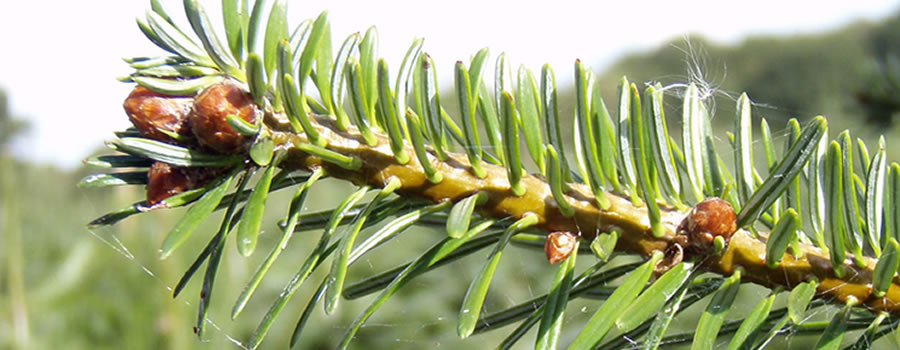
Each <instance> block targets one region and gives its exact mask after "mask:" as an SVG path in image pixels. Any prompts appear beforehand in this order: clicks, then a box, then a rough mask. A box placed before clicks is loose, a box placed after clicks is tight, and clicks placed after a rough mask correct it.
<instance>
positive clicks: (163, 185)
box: [147, 162, 190, 206]
mask: <svg viewBox="0 0 900 350" xmlns="http://www.w3.org/2000/svg"><path fill="white" fill-rule="evenodd" d="M189 187H190V184H189V183H188V178H187V176H185V174H184V173H183V172H181V171H180V169H178V168H176V167H173V166H171V165H169V164H166V163H162V162H154V163H153V165H152V166H151V167H150V171H148V172H147V205H149V206H154V205H156V204H157V203H159V202H160V201H162V200H163V199H166V198H169V197H171V196H174V195H176V194H179V193H181V192H184V191H187V190H188V189H189Z"/></svg>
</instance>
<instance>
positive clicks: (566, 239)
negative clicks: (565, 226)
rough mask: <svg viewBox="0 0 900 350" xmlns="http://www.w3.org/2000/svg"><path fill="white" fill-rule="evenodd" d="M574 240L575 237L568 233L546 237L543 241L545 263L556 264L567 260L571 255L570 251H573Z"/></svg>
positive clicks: (560, 232) (552, 234)
mask: <svg viewBox="0 0 900 350" xmlns="http://www.w3.org/2000/svg"><path fill="white" fill-rule="evenodd" d="M576 240H577V238H576V237H575V235H573V234H572V233H569V232H562V231H558V232H552V233H550V234H549V235H547V240H545V241H544V253H545V254H547V261H549V262H550V263H551V264H556V263H558V262H560V261H563V260H565V259H566V258H568V257H569V254H572V249H575V242H576Z"/></svg>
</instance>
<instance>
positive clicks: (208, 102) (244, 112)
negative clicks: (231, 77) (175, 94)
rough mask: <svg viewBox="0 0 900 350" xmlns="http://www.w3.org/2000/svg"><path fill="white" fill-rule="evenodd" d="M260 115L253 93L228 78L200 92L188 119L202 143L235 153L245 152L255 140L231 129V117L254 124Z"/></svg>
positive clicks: (228, 152) (223, 151) (222, 151)
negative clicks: (229, 121)
mask: <svg viewBox="0 0 900 350" xmlns="http://www.w3.org/2000/svg"><path fill="white" fill-rule="evenodd" d="M259 114H260V113H259V110H258V109H257V108H256V104H255V103H254V102H253V97H252V96H250V93H249V92H247V91H244V89H243V88H242V87H241V86H239V85H238V84H236V83H234V82H231V81H227V80H226V81H224V82H221V83H218V84H214V85H211V86H209V87H207V88H206V89H205V90H203V91H202V92H200V94H198V95H197V97H196V98H195V99H194V106H193V109H192V110H191V113H190V116H189V120H190V124H191V131H193V133H194V136H196V137H197V140H198V141H199V142H200V144H201V145H203V146H205V147H209V148H211V149H213V150H215V151H217V152H219V153H225V154H235V153H239V152H242V151H244V150H245V149H246V148H247V147H248V144H249V142H250V141H251V140H252V139H251V138H248V137H246V136H243V135H241V134H239V133H238V132H237V131H235V130H234V129H232V128H231V126H230V125H228V116H236V117H239V118H240V119H243V120H244V121H246V122H247V123H250V124H255V123H256V118H258V116H259Z"/></svg>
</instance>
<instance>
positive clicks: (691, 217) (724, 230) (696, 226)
mask: <svg viewBox="0 0 900 350" xmlns="http://www.w3.org/2000/svg"><path fill="white" fill-rule="evenodd" d="M735 231H737V215H735V214H734V209H733V208H732V207H731V204H730V203H728V202H726V201H724V200H721V199H719V198H716V197H710V198H707V199H705V200H703V201H702V202H700V203H697V205H695V206H694V207H693V208H692V209H691V211H690V212H688V214H687V216H685V217H684V220H682V221H681V224H680V225H678V232H679V233H686V234H687V235H688V237H689V238H690V243H691V244H694V245H711V244H712V243H713V240H714V239H715V238H716V237H718V236H721V237H722V238H724V239H725V240H726V241H728V239H729V238H731V235H733V234H734V232H735Z"/></svg>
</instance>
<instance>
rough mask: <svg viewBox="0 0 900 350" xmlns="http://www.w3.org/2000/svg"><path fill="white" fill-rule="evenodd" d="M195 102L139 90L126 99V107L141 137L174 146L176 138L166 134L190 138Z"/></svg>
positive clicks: (132, 91) (140, 88)
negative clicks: (190, 123)
mask: <svg viewBox="0 0 900 350" xmlns="http://www.w3.org/2000/svg"><path fill="white" fill-rule="evenodd" d="M191 102H192V100H191V99H190V98H187V97H177V96H167V95H163V94H160V93H156V92H153V91H150V90H148V89H147V88H144V87H143V86H136V87H135V88H134V89H133V90H131V94H129V95H128V98H126V99H125V103H124V104H123V107H125V113H127V114H128V119H130V120H131V123H132V124H134V127H135V128H137V130H138V133H139V134H140V135H141V136H143V137H146V138H151V139H154V140H159V141H164V142H171V141H172V138H171V137H169V135H166V134H165V133H163V132H162V131H167V132H169V133H175V134H181V135H189V134H190V127H189V125H188V123H187V115H188V112H189V111H190V108H191Z"/></svg>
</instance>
